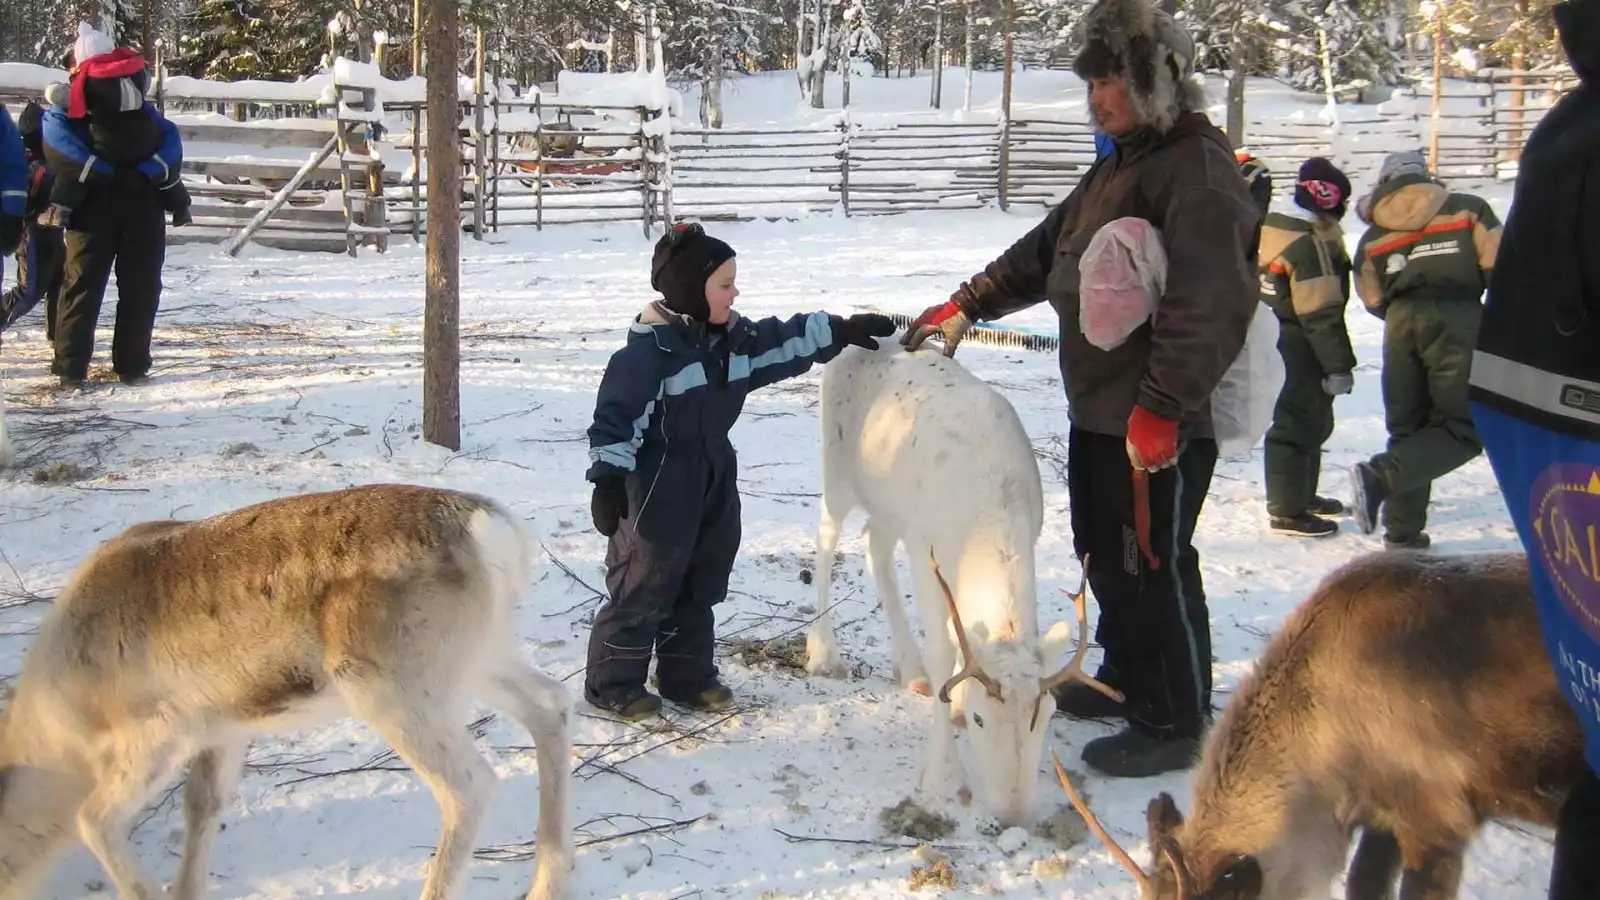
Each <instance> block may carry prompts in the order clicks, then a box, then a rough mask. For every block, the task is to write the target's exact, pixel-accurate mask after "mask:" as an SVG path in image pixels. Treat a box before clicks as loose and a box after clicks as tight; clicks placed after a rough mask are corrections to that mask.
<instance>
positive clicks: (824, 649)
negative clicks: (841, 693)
mask: <svg viewBox="0 0 1600 900" xmlns="http://www.w3.org/2000/svg"><path fill="white" fill-rule="evenodd" d="M806 674H807V675H810V676H813V677H820V678H849V677H850V667H849V666H847V665H845V664H844V658H843V657H842V656H840V655H839V648H838V647H836V646H833V647H830V646H827V645H825V644H823V643H822V642H820V641H817V640H814V639H811V640H807V641H806Z"/></svg>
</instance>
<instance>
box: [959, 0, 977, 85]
mask: <svg viewBox="0 0 1600 900" xmlns="http://www.w3.org/2000/svg"><path fill="white" fill-rule="evenodd" d="M976 27H977V25H976V24H975V23H974V22H973V15H972V0H967V45H966V47H964V48H963V49H962V57H963V58H964V59H965V60H966V64H967V83H966V85H965V86H963V87H962V89H961V108H962V109H971V108H972V54H973V52H974V44H975V43H976V40H975V39H974V38H973V35H972V30H973V29H974V28H976Z"/></svg>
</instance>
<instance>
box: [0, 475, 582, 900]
mask: <svg viewBox="0 0 1600 900" xmlns="http://www.w3.org/2000/svg"><path fill="white" fill-rule="evenodd" d="M530 559H531V550H530V547H529V544H528V542H527V538H526V537H525V535H524V534H523V531H522V529H521V527H520V523H519V522H518V521H517V520H516V519H515V518H513V517H512V516H511V515H510V514H509V513H507V512H506V511H505V510H504V509H502V508H501V507H499V506H498V505H496V504H495V503H494V502H492V501H490V500H488V499H486V498H483V497H477V496H473V495H469V494H460V493H455V492H452V491H444V490H434V489H431V488H423V487H411V486H405V485H370V486H367V487H358V488H352V489H349V490H343V491H334V492H329V493H317V494H304V495H300V496H294V497H287V498H283V499H279V500H273V501H269V502H266V503H261V504H257V505H254V506H248V507H245V508H243V509H239V510H236V511H234V512H230V513H224V514H222V515H218V516H214V517H212V518H209V519H203V520H200V521H195V522H174V521H160V522H146V523H142V524H138V525H135V526H133V527H131V528H129V529H128V530H126V531H124V532H123V533H122V534H120V535H118V536H117V537H114V538H112V539H111V540H109V541H107V542H106V543H105V544H104V545H103V546H101V547H100V548H99V549H98V550H96V551H95V552H94V553H93V554H91V555H90V556H89V558H88V559H87V560H86V561H85V562H84V563H83V565H82V566H80V567H79V568H78V570H77V571H76V572H75V573H74V574H73V576H72V579H71V581H70V582H69V583H68V584H67V586H66V588H65V590H63V591H62V594H61V596H60V598H59V599H58V600H57V602H56V604H55V606H54V608H53V609H51V611H50V613H49V614H48V616H47V617H46V618H45V621H44V623H43V624H42V625H41V626H40V629H39V635H38V637H37V638H35V640H34V643H33V646H32V647H31V648H30V649H29V651H28V655H27V658H26V659H25V661H24V663H23V667H22V673H21V674H20V675H19V676H18V678H17V684H16V691H15V693H14V695H13V696H12V698H11V701H10V703H9V704H8V705H7V707H6V709H5V711H4V712H3V713H0V897H4V898H22V897H33V896H37V893H38V889H39V885H40V884H41V882H42V881H43V880H44V879H45V878H46V877H47V876H48V872H49V869H50V864H51V862H52V861H53V859H54V857H55V856H56V855H57V854H58V853H59V852H60V851H62V850H64V849H65V846H64V845H65V844H66V843H67V841H68V839H69V838H70V836H71V834H72V832H73V830H74V829H75V830H76V833H77V836H78V837H80V838H81V839H82V840H83V842H84V843H85V844H87V845H88V847H89V849H90V850H91V851H92V852H93V853H94V855H95V856H96V857H97V858H98V859H99V860H100V863H101V864H102V865H103V866H104V867H105V870H106V873H107V874H108V875H109V876H110V879H111V881H112V883H113V885H114V886H115V887H116V890H117V893H118V894H119V896H120V897H121V898H122V900H154V898H155V897H157V896H159V892H158V891H157V890H156V889H155V888H153V887H151V885H150V883H149V882H148V881H147V880H146V879H145V876H144V874H143V873H142V872H141V871H140V870H139V867H138V865H137V863H136V861H135V860H134V857H133V852H132V849H131V847H130V846H129V843H128V831H129V825H130V823H131V822H132V819H133V816H134V815H135V814H136V813H137V812H138V811H139V809H140V808H141V807H142V806H143V805H144V804H145V802H146V801H147V800H148V799H149V797H150V796H151V795H152V794H153V793H154V792H155V791H156V790H157V789H159V788H160V787H161V785H162V784H164V783H165V782H166V781H167V780H169V779H170V778H171V777H172V776H173V774H174V773H175V772H176V770H177V769H178V767H179V766H181V765H182V764H183V763H184V761H186V760H189V761H191V766H190V770H189V778H188V783H187V784H186V785H185V788H184V795H183V813H184V823H185V826H186V829H187V835H186V842H185V846H184V852H183V860H182V863H181V865H180V871H179V875H178V880H177V883H176V886H175V888H174V889H173V895H174V896H175V897H177V898H178V900H194V898H198V897H200V896H201V895H202V894H203V892H204V890H205V881H206V857H207V855H208V853H209V851H210V848H211V844H212V842H213V840H214V838H215V837H216V834H217V828H218V822H217V818H218V812H219V810H220V809H221V807H222V805H223V804H224V803H225V802H226V801H227V798H228V796H229V794H230V792H231V789H232V785H233V783H234V782H235V780H236V779H237V777H238V775H239V772H240V769H241V767H242V760H243V756H244V751H245V748H246V746H247V744H248V742H249V740H250V739H251V738H252V737H254V736H257V735H261V734H266V733H273V732H281V731H285V730H288V729H291V728H299V727H303V726H305V725H307V724H310V723H313V722H317V721H322V720H326V719H330V718H334V717H336V716H338V715H340V714H342V713H353V714H355V715H357V716H359V717H361V718H362V719H364V720H366V722H367V723H368V724H370V725H371V726H372V727H373V728H374V729H375V730H376V731H377V732H378V733H379V734H380V735H381V736H382V737H383V738H384V739H385V740H386V741H388V743H389V745H390V746H391V747H393V748H394V750H395V752H396V753H398V754H399V755H400V758H401V759H403V760H405V762H406V763H407V764H408V765H410V766H411V767H412V769H414V770H415V771H416V772H417V773H418V774H419V775H421V776H422V778H423V780H425V781H426V782H427V783H428V786H429V787H430V788H431V789H432V790H433V795H434V798H435V800H436V801H437V802H438V804H439V807H440V811H441V813H442V818H443V833H442V836H441V839H440V841H439V847H438V851H437V853H436V854H435V856H434V858H433V861H432V863H431V864H430V866H429V868H428V877H427V882H426V884H425V885H424V887H423V891H422V897H423V898H424V900H446V898H450V897H453V896H455V895H456V892H457V890H458V887H459V885H460V883H461V881H462V880H463V875H464V873H465V869H466V866H467V864H468V862H469V861H470V858H471V855H472V849H473V838H474V835H475V833H476V832H477V829H478V824H479V822H480V820H481V819H482V817H483V814H484V812H485V811H486V809H487V807H488V803H489V799H490V793H491V791H492V790H493V785H494V780H495V774H494V770H493V769H492V768H490V766H489V764H488V762H486V761H485V760H484V758H483V757H482V756H481V755H480V754H479V753H478V751H477V750H476V749H475V748H474V746H473V742H472V736H471V735H470V734H469V733H468V731H467V730H466V728H465V727H464V725H465V723H466V721H467V719H468V718H469V714H470V712H471V703H472V701H473V700H474V699H481V700H483V701H485V702H487V703H489V704H491V705H493V706H494V707H496V708H497V709H500V710H502V711H504V712H505V713H507V714H508V715H510V716H511V717H512V718H514V719H516V720H517V721H519V722H520V723H522V725H523V726H524V727H526V728H527V729H528V731H529V732H530V733H532V735H533V739H534V741H535V743H536V745H537V751H538V759H539V831H538V846H539V865H538V871H537V873H536V875H535V877H534V882H533V887H532V890H530V891H529V892H528V898H529V900H556V898H561V897H564V896H565V895H566V887H567V882H568V880H569V879H570V868H571V861H572V853H573V848H572V837H571V829H570V825H569V817H568V811H567V810H568V783H569V776H568V767H569V765H570V757H571V749H570V748H571V738H570V734H569V727H570V726H569V718H570V715H571V699H570V697H569V695H568V693H567V691H566V689H565V688H564V687H563V686H562V685H561V683H560V682H558V681H556V680H554V679H552V678H550V677H549V676H547V675H544V674H543V673H541V672H539V671H537V670H536V669H534V668H533V667H532V666H530V665H529V664H528V663H526V662H524V661H523V660H522V658H521V656H520V654H519V652H518V647H517V644H516V641H515V640H514V638H513V636H512V635H513V630H512V621H511V618H512V611H513V606H514V605H515V603H516V600H517V597H518V594H519V593H520V591H521V589H522V587H523V585H524V584H526V581H527V576H528V571H527V569H528V564H529V562H530Z"/></svg>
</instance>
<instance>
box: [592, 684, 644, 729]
mask: <svg viewBox="0 0 1600 900" xmlns="http://www.w3.org/2000/svg"><path fill="white" fill-rule="evenodd" d="M583 699H585V700H587V701H589V705H590V706H593V707H594V708H595V709H599V710H604V711H605V712H608V713H611V714H612V715H614V716H616V717H617V718H619V719H623V720H626V721H629V722H638V721H641V720H644V719H648V718H650V717H651V716H654V715H658V714H659V713H660V712H661V698H660V697H657V696H656V695H655V694H652V693H650V692H649V691H647V690H645V689H644V688H638V689H636V690H633V691H629V692H627V693H623V694H615V695H611V696H601V695H599V694H595V693H593V692H591V691H590V690H589V689H588V688H587V687H585V688H584V689H583Z"/></svg>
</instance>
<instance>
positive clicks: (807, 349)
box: [584, 224, 894, 721]
mask: <svg viewBox="0 0 1600 900" xmlns="http://www.w3.org/2000/svg"><path fill="white" fill-rule="evenodd" d="M735 274H736V264H735V261H734V253H733V249H732V248H731V247H729V246H728V245H727V244H725V243H723V242H722V241H719V240H717V239H716V238H713V237H711V236H709V235H707V234H706V233H705V232H704V231H703V230H702V229H701V227H700V226H699V225H697V224H688V225H678V226H675V227H674V228H673V229H672V230H670V231H668V232H667V234H665V235H664V236H663V237H662V238H661V240H660V242H658V243H657V244H656V250H655V258H654V260H653V263H652V265H651V276H650V285H651V287H653V288H655V289H656V290H657V291H660V292H661V294H662V298H661V299H660V300H656V301H654V302H652V303H651V304H650V305H649V306H647V307H646V308H645V310H644V312H643V313H641V314H640V315H639V316H638V317H637V318H636V319H635V320H634V321H633V324H632V325H631V326H630V328H629V330H628V340H627V343H626V344H625V345H624V346H623V348H622V349H621V350H618V351H617V352H616V353H615V354H613V355H612V357H611V360H610V362H609V363H608V364H607V366H606V371H605V376H604V378H603V379H602V380H601V382H600V391H599V395H598V396H597V398H596V403H595V412H594V424H593V425H592V426H591V427H590V428H589V447H590V449H589V459H590V460H591V461H592V465H591V466H590V467H589V471H588V473H587V475H586V478H587V479H588V480H589V481H590V482H592V483H593V484H594V494H593V499H592V501H591V511H592V513H593V516H594V526H595V529H596V530H598V531H599V532H600V533H601V534H603V535H606V536H607V537H608V538H610V545H609V547H608V548H607V551H606V587H607V588H608V590H609V592H610V594H611V598H610V600H609V601H607V602H606V604H605V605H604V606H603V607H601V609H600V612H599V613H598V614H597V615H596V616H595V620H594V626H593V631H592V632H591V634H590V638H589V660H588V668H587V671H586V677H585V680H584V697H585V699H587V700H588V701H589V703H591V704H593V705H594V706H595V707H597V708H600V709H604V710H607V711H610V712H612V713H615V714H617V715H618V716H621V717H622V718H625V719H628V720H630V721H636V720H639V719H643V718H647V717H649V716H651V715H654V714H655V713H656V712H658V711H659V710H660V708H661V698H662V697H665V698H666V699H668V700H671V701H673V702H674V703H678V704H680V705H683V706H687V707H690V708H692V709H701V710H711V709H721V708H723V707H726V706H727V705H728V704H729V703H730V702H732V698H733V694H732V692H731V691H729V690H728V688H727V687H726V686H724V685H723V684H722V683H721V682H720V681H719V680H718V678H717V668H716V665H715V664H714V663H713V660H712V657H713V649H714V633H713V629H714V626H715V616H714V614H713V612H712V607H713V606H714V605H715V604H717V603H720V602H722V600H723V598H724V597H725V596H726V595H727V591H728V576H729V574H730V573H731V571H732V569H733V560H734V556H735V555H736V554H737V552H738V549H739V541H740V523H739V493H738V485H737V482H738V474H737V460H736V456H735V452H734V448H733V444H732V443H731V442H730V441H729V440H728V432H729V430H730V429H732V428H733V425H734V423H735V422H736V421H737V420H738V418H739V413H740V411H741V410H742V409H743V407H744V400H745V396H746V395H747V394H749V392H750V391H752V390H755V389H756V388H759V387H763V386H765V385H769V384H773V383H775V382H777V381H781V380H783V379H786V378H793V377H795V376H797V375H801V374H803V373H805V372H806V371H808V370H809V369H810V368H811V367H812V366H813V365H815V364H817V363H826V362H828V361H829V360H831V359H833V358H834V357H835V356H838V355H839V353H840V351H842V350H843V349H844V348H845V346H846V345H847V344H855V345H857V346H860V347H865V348H868V349H876V348H877V342H876V341H874V340H873V336H879V337H886V336H888V335H891V334H893V333H894V323H893V322H892V321H890V320H889V318H888V317H886V316H879V315H871V314H862V315H854V316H850V317H849V318H842V317H840V316H834V315H829V314H827V313H823V312H815V313H810V314H808V315H797V316H794V317H792V318H789V319H787V320H785V319H780V318H777V317H775V316H774V317H769V318H765V319H759V320H751V319H746V318H743V317H741V316H739V314H738V313H735V312H733V310H732V309H731V308H730V307H731V306H732V304H733V301H734V298H736V297H737V296H738V295H739V291H738V289H737V288H735V287H734V277H735ZM652 650H653V651H654V654H655V657H656V660H657V666H656V676H657V681H658V686H659V688H660V690H661V697H657V696H656V695H654V694H652V693H650V692H649V691H648V690H646V689H645V680H646V677H647V675H648V671H649V668H650V657H651V653H652Z"/></svg>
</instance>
